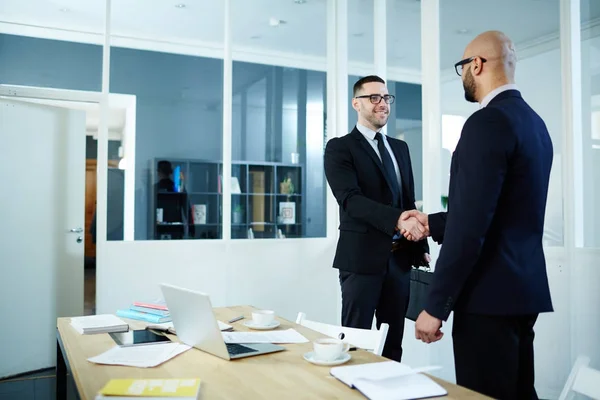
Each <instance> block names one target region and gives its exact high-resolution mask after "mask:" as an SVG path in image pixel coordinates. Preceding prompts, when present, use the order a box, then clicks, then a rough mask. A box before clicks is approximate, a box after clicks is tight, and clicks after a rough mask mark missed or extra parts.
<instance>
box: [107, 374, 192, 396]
mask: <svg viewBox="0 0 600 400" xmlns="http://www.w3.org/2000/svg"><path fill="white" fill-rule="evenodd" d="M199 394H200V379H111V380H110V381H109V382H108V383H107V384H106V385H105V386H104V387H103V388H102V389H101V390H100V392H99V393H98V395H97V396H96V400H101V399H105V400H118V399H128V400H131V399H133V398H144V399H171V398H172V399H173V400H175V399H177V400H182V399H186V400H195V399H197V398H198V396H199Z"/></svg>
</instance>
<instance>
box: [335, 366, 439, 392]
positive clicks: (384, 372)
mask: <svg viewBox="0 0 600 400" xmlns="http://www.w3.org/2000/svg"><path fill="white" fill-rule="evenodd" d="M440 368H441V367H439V366H427V367H421V368H411V367H409V366H408V365H406V364H401V363H399V362H396V361H382V362H375V363H368V364H359V365H348V366H343V367H334V368H331V370H330V373H331V375H333V376H334V377H336V378H337V379H339V380H340V381H342V382H344V383H345V384H346V385H348V386H350V387H352V386H353V385H354V384H355V382H356V381H358V380H359V379H360V380H369V381H379V380H385V379H389V378H398V377H401V376H406V375H415V374H418V373H420V372H429V371H435V370H438V369H440Z"/></svg>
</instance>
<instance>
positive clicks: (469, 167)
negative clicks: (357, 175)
mask: <svg viewBox="0 0 600 400" xmlns="http://www.w3.org/2000/svg"><path fill="white" fill-rule="evenodd" d="M552 156H553V150H552V142H551V140H550V135H549V134H548V130H547V129H546V125H545V124H544V121H542V119H541V118H540V117H539V116H538V114H537V113H536V112H535V111H533V110H532V109H531V108H530V107H529V105H528V104H527V103H526V102H525V101H524V100H523V98H522V97H521V94H520V93H519V91H517V90H508V91H504V92H501V93H500V94H498V95H497V96H496V97H494V98H493V99H492V101H491V102H490V103H489V105H488V106H487V107H485V108H483V109H480V110H479V111H477V112H475V113H474V114H473V115H472V116H471V117H470V118H469V119H468V120H467V121H466V123H465V125H464V127H463V130H462V133H461V137H460V140H459V142H458V145H457V147H456V150H455V152H454V155H453V156H452V166H451V173H450V191H449V193H448V212H447V213H439V214H432V215H430V216H429V228H430V231H431V235H432V238H433V240H435V241H437V242H439V243H442V242H443V245H442V248H441V252H440V256H439V259H438V261H437V264H436V268H435V273H434V277H433V282H432V284H431V286H430V293H429V298H428V302H427V305H426V308H425V309H426V311H427V312H428V313H429V314H431V315H433V316H434V317H437V318H439V319H442V320H446V319H447V318H448V315H449V314H450V311H451V310H452V309H454V310H460V311H464V312H468V313H475V314H487V315H523V314H537V313H540V312H547V311H552V301H551V298H550V289H549V287H548V277H547V274H546V261H545V258H544V250H543V248H542V235H543V230H544V214H545V210H546V198H547V194H548V182H549V179H550V168H551V166H552Z"/></svg>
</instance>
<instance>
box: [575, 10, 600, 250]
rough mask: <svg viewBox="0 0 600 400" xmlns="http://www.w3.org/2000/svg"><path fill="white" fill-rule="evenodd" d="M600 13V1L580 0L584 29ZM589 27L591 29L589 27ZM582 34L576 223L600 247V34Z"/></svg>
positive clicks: (585, 242) (585, 240)
mask: <svg viewBox="0 0 600 400" xmlns="http://www.w3.org/2000/svg"><path fill="white" fill-rule="evenodd" d="M599 16H600V4H599V3H598V2H597V1H594V0H581V24H582V27H584V28H583V29H585V27H587V26H590V24H591V23H592V22H594V21H596V19H597V18H598V17H599ZM588 29H590V28H588ZM590 36H591V35H589V34H586V32H585V31H583V32H582V34H581V39H582V41H581V83H582V85H581V89H582V102H581V105H582V108H583V109H582V117H583V121H582V128H583V129H582V134H583V137H582V138H581V144H582V154H581V157H577V158H576V161H577V162H581V169H580V170H581V171H582V173H583V175H582V176H580V177H575V179H577V181H578V182H581V185H582V186H583V210H579V211H580V212H582V213H583V226H576V227H575V229H577V230H580V231H579V233H581V234H582V237H583V243H578V245H583V246H585V247H600V211H598V206H597V204H598V201H600V174H599V173H598V171H600V69H599V67H600V37H598V36H595V37H590Z"/></svg>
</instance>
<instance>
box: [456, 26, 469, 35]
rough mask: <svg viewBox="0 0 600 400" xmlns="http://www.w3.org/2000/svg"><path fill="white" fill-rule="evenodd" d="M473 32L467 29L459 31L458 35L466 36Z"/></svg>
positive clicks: (457, 31)
mask: <svg viewBox="0 0 600 400" xmlns="http://www.w3.org/2000/svg"><path fill="white" fill-rule="evenodd" d="M469 32H471V31H470V30H468V29H466V28H462V29H457V30H456V33H458V34H459V35H466V34H467V33H469Z"/></svg>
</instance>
